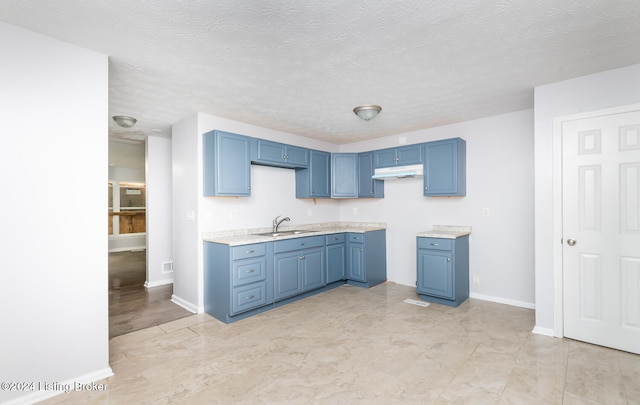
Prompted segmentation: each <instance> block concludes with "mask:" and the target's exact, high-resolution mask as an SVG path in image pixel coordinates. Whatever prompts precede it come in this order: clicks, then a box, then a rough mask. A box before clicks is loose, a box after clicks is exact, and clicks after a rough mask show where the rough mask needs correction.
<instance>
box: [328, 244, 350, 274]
mask: <svg viewBox="0 0 640 405" xmlns="http://www.w3.org/2000/svg"><path fill="white" fill-rule="evenodd" d="M345 250H346V249H345V244H344V242H343V243H339V244H335V245H329V246H327V247H326V252H327V283H333V282H336V281H340V280H344V279H345V278H346V277H345V274H344V270H345V259H346V257H345V253H346V251H345Z"/></svg>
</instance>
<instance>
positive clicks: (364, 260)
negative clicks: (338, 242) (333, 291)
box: [347, 230, 387, 288]
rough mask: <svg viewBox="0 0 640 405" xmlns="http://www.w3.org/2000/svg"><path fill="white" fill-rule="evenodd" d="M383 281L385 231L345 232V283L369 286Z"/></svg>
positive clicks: (385, 262)
mask: <svg viewBox="0 0 640 405" xmlns="http://www.w3.org/2000/svg"><path fill="white" fill-rule="evenodd" d="M385 281H387V242H386V231H384V230H379V231H372V232H365V233H355V232H350V233H347V283H349V284H351V285H356V286H359V287H367V288H369V287H373V286H375V285H378V284H380V283H383V282H385Z"/></svg>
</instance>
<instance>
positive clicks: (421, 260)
mask: <svg viewBox="0 0 640 405" xmlns="http://www.w3.org/2000/svg"><path fill="white" fill-rule="evenodd" d="M416 262H417V272H418V274H417V283H416V290H417V292H418V294H419V295H420V298H422V299H423V300H425V301H429V302H435V303H438V304H444V305H449V306H454V307H457V306H458V305H460V304H461V303H462V302H464V300H466V299H467V298H469V237H468V236H462V237H459V238H456V239H445V238H427V237H418V238H417V261H416Z"/></svg>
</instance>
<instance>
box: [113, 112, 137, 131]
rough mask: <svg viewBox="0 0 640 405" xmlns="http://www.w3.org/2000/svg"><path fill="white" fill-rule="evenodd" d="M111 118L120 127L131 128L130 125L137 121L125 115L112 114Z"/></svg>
mask: <svg viewBox="0 0 640 405" xmlns="http://www.w3.org/2000/svg"><path fill="white" fill-rule="evenodd" d="M113 120H114V121H115V122H116V124H118V125H120V126H121V127H122V128H131V127H132V126H134V125H136V122H138V120H137V119H135V118H133V117H128V116H126V115H114V116H113Z"/></svg>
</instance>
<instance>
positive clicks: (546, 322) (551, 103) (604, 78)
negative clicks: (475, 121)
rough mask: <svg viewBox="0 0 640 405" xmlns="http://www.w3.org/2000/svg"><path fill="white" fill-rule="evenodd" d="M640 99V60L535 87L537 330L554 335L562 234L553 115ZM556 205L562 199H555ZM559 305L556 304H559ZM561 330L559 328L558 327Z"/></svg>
mask: <svg viewBox="0 0 640 405" xmlns="http://www.w3.org/2000/svg"><path fill="white" fill-rule="evenodd" d="M638 102H640V64H638V65H632V66H628V67H625V68H621V69H614V70H609V71H606V72H601V73H597V74H593V75H589V76H584V77H579V78H575V79H572V80H567V81H563V82H558V83H553V84H549V85H546V86H540V87H536V89H535V110H534V111H535V244H536V252H535V263H536V266H535V284H536V330H537V331H538V332H540V333H545V334H549V335H551V334H554V329H555V328H556V321H555V319H554V313H556V311H557V310H558V309H559V310H561V303H556V302H555V299H554V269H555V268H556V267H557V266H558V265H557V264H556V263H557V259H556V260H554V256H555V257H556V258H557V255H558V252H559V250H558V249H559V248H560V245H559V244H558V243H557V242H558V241H559V240H560V237H561V234H559V233H558V231H555V232H554V220H555V221H557V220H558V217H557V216H555V217H554V189H553V180H554V174H555V173H554V162H557V159H556V160H555V161H554V156H556V155H554V154H555V153H556V152H558V151H557V150H556V149H554V144H553V120H554V118H556V117H562V116H566V115H571V114H577V113H582V112H589V111H596V110H602V109H607V108H612V107H618V106H623V105H629V104H635V103H638ZM555 203H556V205H557V203H558V202H557V199H556V201H555ZM556 307H557V308H556ZM555 334H556V335H558V331H556V332H555Z"/></svg>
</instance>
